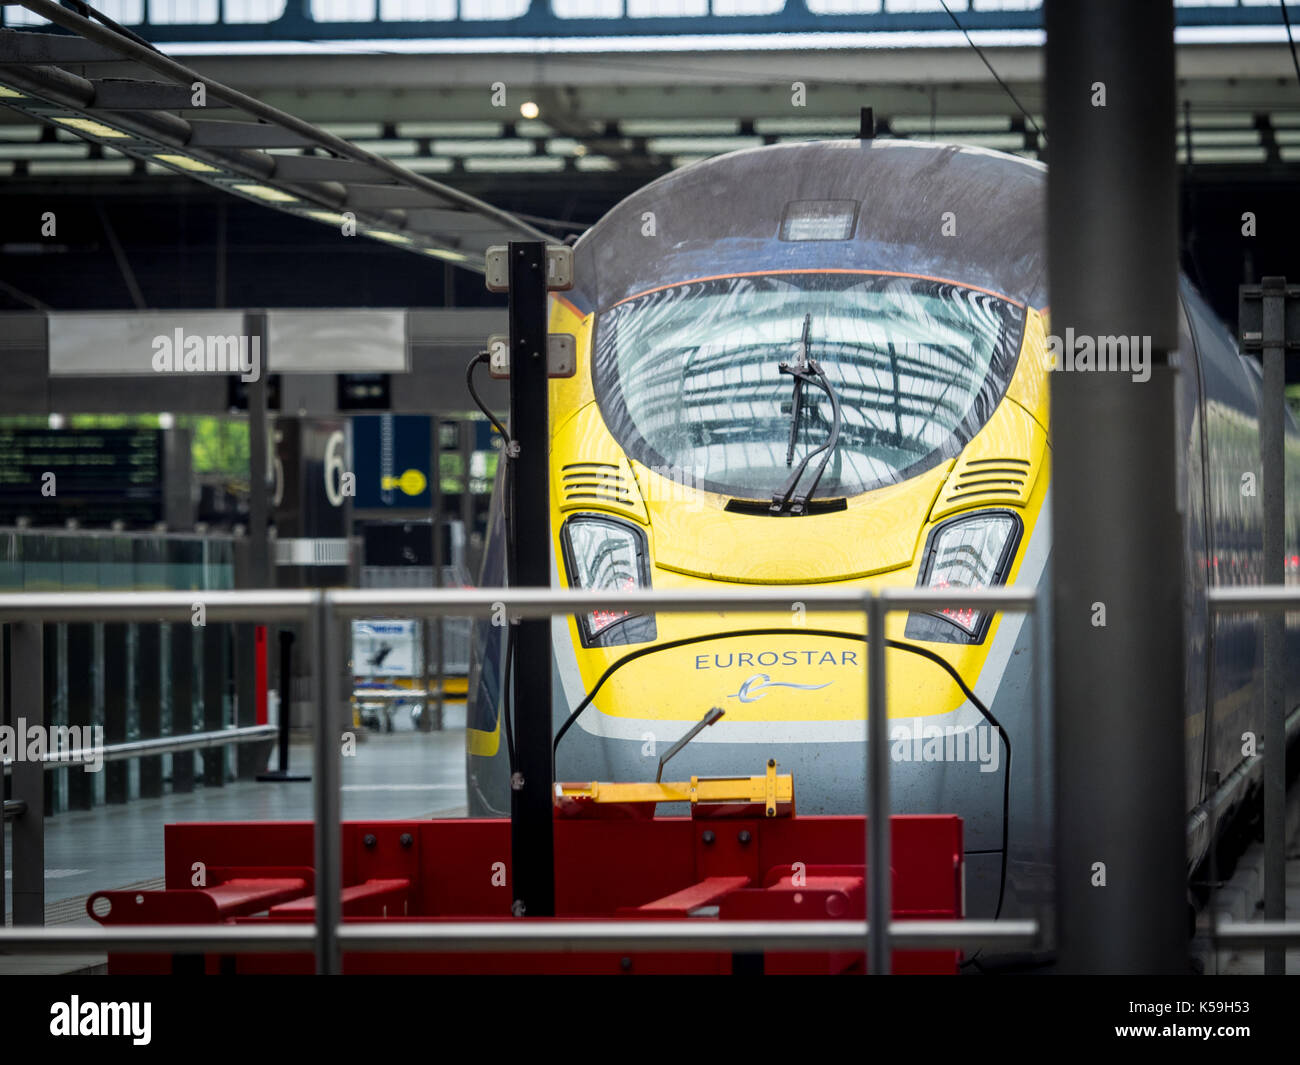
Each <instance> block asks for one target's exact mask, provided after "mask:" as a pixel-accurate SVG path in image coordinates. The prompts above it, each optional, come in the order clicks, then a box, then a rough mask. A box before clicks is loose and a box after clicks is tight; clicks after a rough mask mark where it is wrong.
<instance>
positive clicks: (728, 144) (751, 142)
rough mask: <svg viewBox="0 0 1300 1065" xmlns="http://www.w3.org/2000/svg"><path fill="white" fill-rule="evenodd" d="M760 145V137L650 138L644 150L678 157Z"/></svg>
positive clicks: (731, 150)
mask: <svg viewBox="0 0 1300 1065" xmlns="http://www.w3.org/2000/svg"><path fill="white" fill-rule="evenodd" d="M762 143H763V138H762V137H651V138H650V139H649V140H648V141H646V148H647V149H648V150H650V151H651V152H654V153H656V154H663V155H678V154H681V153H683V152H710V153H718V154H720V153H722V152H734V151H737V150H738V149H740V148H757V147H759V146H760V145H761V144H762Z"/></svg>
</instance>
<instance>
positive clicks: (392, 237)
mask: <svg viewBox="0 0 1300 1065" xmlns="http://www.w3.org/2000/svg"><path fill="white" fill-rule="evenodd" d="M361 232H362V233H364V234H365V235H366V236H368V237H374V238H375V239H376V240H383V241H387V242H388V243H389V244H414V243H415V241H414V240H412V239H411V238H410V237H408V236H407V235H406V234H405V233H390V232H389V231H388V230H386V229H363V230H362V231H361Z"/></svg>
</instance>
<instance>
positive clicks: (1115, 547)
mask: <svg viewBox="0 0 1300 1065" xmlns="http://www.w3.org/2000/svg"><path fill="white" fill-rule="evenodd" d="M1045 20H1046V29H1047V104H1048V110H1047V118H1048V122H1047V135H1048V137H1049V141H1048V153H1049V159H1048V165H1049V176H1048V223H1049V225H1048V237H1049V247H1048V250H1049V260H1048V274H1049V276H1050V278H1051V292H1050V295H1051V330H1052V332H1053V333H1054V334H1055V335H1056V336H1058V337H1061V336H1066V335H1067V330H1068V329H1073V331H1074V336H1076V337H1079V336H1090V337H1093V338H1096V337H1136V338H1146V339H1147V342H1148V343H1149V350H1150V354H1151V363H1152V365H1151V376H1150V379H1149V380H1146V381H1136V380H1134V379H1133V375H1132V374H1130V373H1122V372H1099V371H1080V372H1073V373H1054V374H1052V382H1051V408H1052V442H1053V448H1054V450H1053V459H1052V462H1053V471H1052V482H1053V485H1054V489H1053V495H1054V499H1053V515H1052V537H1053V562H1052V571H1053V595H1054V598H1053V610H1052V617H1053V620H1054V623H1055V645H1056V648H1055V649H1056V658H1055V662H1056V666H1055V720H1056V744H1055V749H1056V752H1057V753H1056V781H1057V788H1058V792H1057V796H1058V806H1057V848H1058V850H1057V904H1058V911H1057V914H1058V920H1059V929H1058V930H1059V948H1060V964H1061V968H1062V969H1063V970H1064V971H1066V972H1089V973H1101V972H1106V973H1120V972H1125V973H1168V972H1178V971H1180V970H1182V971H1185V969H1186V965H1187V952H1186V946H1187V942H1186V940H1187V928H1186V921H1187V916H1186V915H1187V910H1186V870H1185V849H1186V845H1185V840H1184V822H1185V819H1186V811H1185V810H1184V780H1183V762H1184V753H1183V744H1184V742H1185V736H1184V718H1183V714H1184V706H1183V692H1182V687H1183V597H1182V543H1183V536H1182V530H1181V524H1180V520H1179V516H1178V499H1177V487H1176V486H1177V476H1176V458H1175V455H1176V451H1175V448H1176V445H1177V432H1176V420H1175V404H1174V399H1175V392H1174V389H1175V380H1176V372H1175V370H1174V368H1173V367H1171V366H1170V365H1169V362H1168V355H1169V353H1170V352H1172V351H1173V350H1174V349H1175V347H1176V345H1177V343H1178V328H1177V327H1178V315H1177V249H1178V233H1177V211H1178V189H1177V183H1176V170H1175V160H1174V130H1175V117H1176V116H1175V109H1174V44H1173V24H1174V19H1173V6H1172V3H1171V0H1149V2H1143V3H1132V2H1131V0H1048V3H1047V7H1046V13H1045ZM1071 354H1072V353H1071ZM1190 354H1191V353H1190V352H1189V353H1187V354H1186V355H1185V357H1190ZM1103 612H1104V613H1103Z"/></svg>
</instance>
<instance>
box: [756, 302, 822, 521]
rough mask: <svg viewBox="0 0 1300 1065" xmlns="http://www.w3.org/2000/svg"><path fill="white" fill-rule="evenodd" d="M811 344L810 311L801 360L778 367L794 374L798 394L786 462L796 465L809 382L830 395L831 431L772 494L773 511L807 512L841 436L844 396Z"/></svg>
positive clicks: (793, 401) (794, 399) (793, 404)
mask: <svg viewBox="0 0 1300 1065" xmlns="http://www.w3.org/2000/svg"><path fill="white" fill-rule="evenodd" d="M811 347H812V314H811V312H810V313H808V314H805V315H804V318H803V337H802V338H801V340H800V345H799V361H798V362H796V363H795V364H794V365H793V366H791V365H790V364H789V363H788V362H783V363H781V364H780V365H779V367H778V369H779V370H780V371H781V372H782V373H788V374H789V375H790V376H791V377H793V378H794V395H793V397H792V398H791V404H790V441H789V443H788V444H787V445H786V449H785V464H786V466H787V467H789V466H793V465H794V446H795V442H796V440H797V439H798V436H799V422H800V421H801V420H802V417H803V386H804V385H805V384H811V385H816V386H817V387H818V388H820V389H821V390H822V391H823V392H825V393H826V395H827V396H828V397H830V401H831V432H830V436H829V437H828V438H827V440H826V443H824V444H822V446H821V447H819V448H817V449H815V450H813V451H810V452H808V454H807V455H805V456H804V457H803V461H802V462H800V463H799V465H798V467H797V468H796V469H795V470H794V472H793V473H791V474H790V476H789V478H788V479H787V480H786V482H785V484H784V485H782V486H781V488H780V489H779V490H778V491H777V492H776V494H774V495H773V496H772V506H771V507H770V508H769V510H770V512H771V513H772V514H804V513H806V512H807V509H808V500H809V498H810V497H811V496H812V494H813V493H814V492H816V491H817V485H818V484H820V483H821V479H822V474H823V473H825V472H826V464H827V463H828V462H830V458H831V455H832V454H834V452H835V445H836V444H838V443H839V440H840V397H839V396H838V395H837V394H836V392H835V389H834V388H832V387H831V383H830V381H829V380H827V378H826V374H825V372H824V371H823V370H822V368H821V366H820V365H819V364H818V363H817V361H816V360H815V359H812V358H809V350H810V349H811ZM818 455H821V457H822V460H821V462H820V463H818V465H817V473H816V475H815V476H814V477H813V479H812V484H810V485H809V486H808V491H806V492H803V493H800V494H798V495H796V494H795V489H797V488H798V487H799V482H800V481H801V480H803V475H804V473H805V471H806V470H807V469H808V463H809V462H811V461H812V460H813V459H814V458H816V457H817V456H818Z"/></svg>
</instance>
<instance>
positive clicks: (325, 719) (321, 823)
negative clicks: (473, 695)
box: [281, 591, 343, 976]
mask: <svg viewBox="0 0 1300 1065" xmlns="http://www.w3.org/2000/svg"><path fill="white" fill-rule="evenodd" d="M311 637H312V639H311V648H312V655H311V676H312V684H313V685H314V687H315V691H316V707H317V709H316V730H315V735H314V737H313V740H314V744H315V748H316V752H315V753H316V757H315V763H316V764H315V767H314V768H313V770H312V779H313V780H314V781H315V791H316V803H315V807H316V808H315V815H316V972H317V974H319V975H321V976H337V975H340V974H341V973H342V972H343V955H342V952H341V950H340V948H339V924H340V922H341V921H342V917H343V909H342V892H343V873H342V850H341V840H340V835H341V833H342V827H341V824H342V805H343V796H342V791H341V787H340V785H341V784H342V776H343V766H342V754H341V752H340V747H339V744H340V737H341V733H342V728H341V726H340V722H339V715H338V707H339V698H338V664H339V641H338V633H337V632H336V631H335V617H334V607H333V604H332V603H331V602H330V600H329V598H328V595H327V593H325V592H322V591H318V592H317V593H316V605H315V608H314V610H313V613H312V620H311ZM281 712H282V713H285V712H287V710H284V709H282V710H281Z"/></svg>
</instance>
